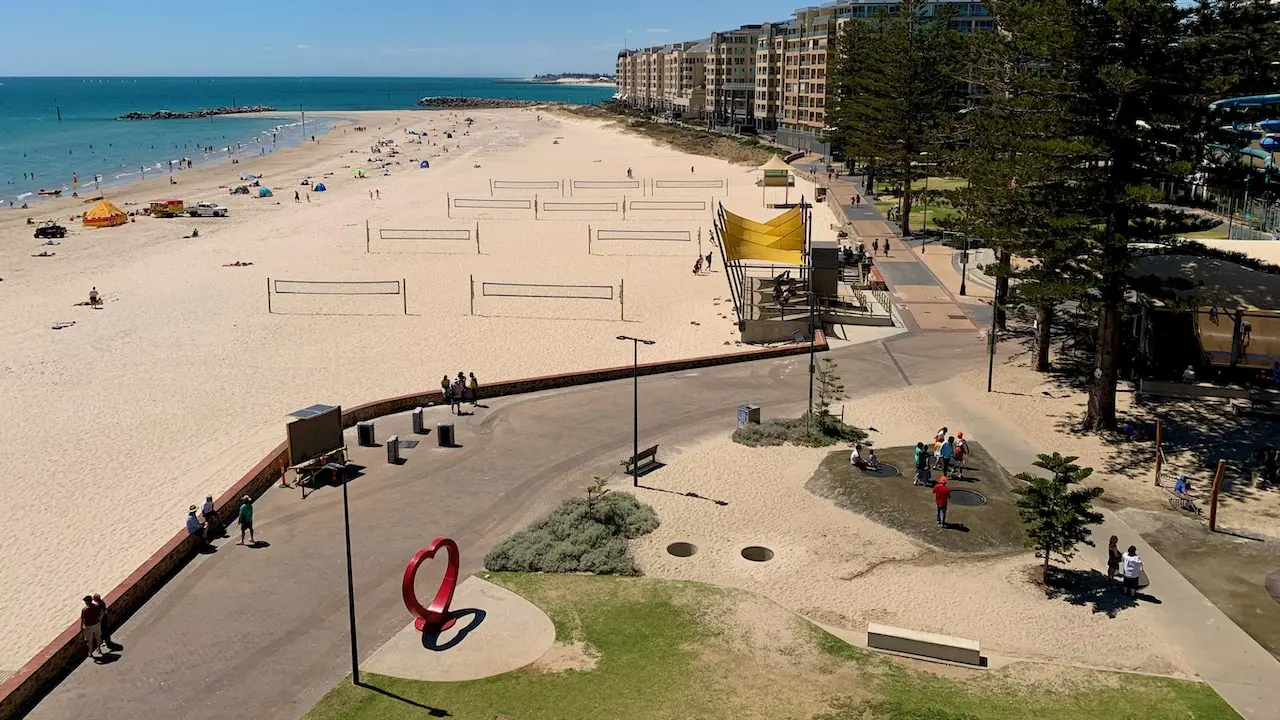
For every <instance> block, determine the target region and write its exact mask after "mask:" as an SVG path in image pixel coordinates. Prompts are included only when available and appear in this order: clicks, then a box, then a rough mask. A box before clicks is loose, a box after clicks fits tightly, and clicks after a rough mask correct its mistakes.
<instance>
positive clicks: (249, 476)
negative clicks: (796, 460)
mask: <svg viewBox="0 0 1280 720" xmlns="http://www.w3.org/2000/svg"><path fill="white" fill-rule="evenodd" d="M816 340H817V342H816V346H815V347H816V350H818V351H820V352H825V351H826V350H827V349H828V346H827V339H826V337H825V336H824V335H823V334H822V333H821V331H819V332H818V336H817V338H816ZM807 352H809V344H808V343H803V344H797V345H785V346H782V347H776V348H767V349H762V350H755V351H748V352H742V353H732V354H728V355H709V356H705V357H697V358H687V359H684V360H669V361H665V362H656V363H645V364H643V365H640V366H639V367H638V368H635V369H633V368H632V366H630V365H627V366H624V367H615V368H605V369H602V370H587V371H584V372H577V373H567V374H563V375H546V376H543V377H534V378H524V379H521V380H508V381H505V382H498V383H493V384H492V385H486V386H482V387H481V389H480V396H481V397H486V398H491V397H501V396H504V395H520V394H523V393H530V392H538V391H540V390H555V389H558V388H565V387H571V386H574V385H588V384H592V383H600V382H608V381H610V380H620V379H624V378H629V377H631V376H632V373H633V372H636V371H638V372H639V374H641V375H656V374H659V373H665V372H676V371H680V370H688V369H691V368H702V367H713V366H716V365H729V364H732V363H740V362H749V361H752V360H767V359H772V358H780V357H787V356H790V355H802V354H804V353H807ZM441 402H442V397H441V392H440V391H439V390H432V391H429V392H422V393H413V394H410V395H401V396H399V397H393V398H386V399H384V400H376V401H374V402H370V403H365V404H363V405H357V406H355V407H351V408H346V409H344V410H343V411H342V426H343V428H349V427H351V426H353V425H355V424H356V423H358V422H362V421H365V420H372V419H374V418H378V417H382V416H384V415H392V414H395V413H399V412H405V411H408V410H412V409H413V408H416V407H420V406H428V405H438V404H440V403H441ZM286 451H287V448H286V446H285V444H284V443H280V444H279V445H277V446H276V447H275V448H274V449H272V450H271V452H269V453H267V455H266V457H264V458H262V460H261V461H259V462H258V464H257V465H255V466H254V467H253V469H252V470H250V471H249V472H247V473H245V475H244V476H243V477H241V478H240V481H239V482H237V483H236V484H235V485H233V486H232V487H231V489H229V490H227V491H226V492H224V493H223V494H222V495H221V497H219V498H218V500H217V503H216V507H217V514H218V517H219V519H220V520H221V521H222V522H223V524H224V525H227V524H229V523H231V522H232V521H233V520H234V519H235V514H236V511H237V509H238V508H239V505H238V500H239V498H240V497H242V496H244V495H248V496H250V497H252V498H257V497H259V496H261V495H262V494H263V493H264V492H266V491H267V488H269V487H271V485H273V484H275V483H276V482H277V481H279V479H280V475H281V467H282V465H283V464H284V463H285V462H286V460H285V458H286V456H287V452H286ZM175 517H176V513H175ZM197 549H198V547H197V543H196V541H195V539H194V538H193V537H192V536H190V535H188V534H187V532H186V529H185V528H183V529H181V530H179V532H178V533H177V534H175V535H174V536H173V538H171V539H170V540H169V542H167V543H165V544H164V546H163V547H161V548H160V549H159V550H157V551H156V552H155V553H154V554H153V555H152V556H151V557H149V558H147V560H146V562H144V563H143V564H142V565H141V566H139V567H138V569H137V570H134V571H133V572H132V573H131V574H130V575H129V576H128V577H127V578H125V579H124V581H122V582H121V583H120V584H119V585H117V586H116V587H115V589H113V590H112V591H111V592H110V593H108V594H107V595H106V596H104V598H103V599H104V600H106V602H107V608H108V610H107V616H108V619H109V620H110V627H111V628H117V627H119V626H120V625H121V624H122V623H123V622H124V621H126V620H128V619H129V618H130V617H131V616H132V615H133V614H134V613H135V612H137V611H138V610H139V609H141V608H142V606H143V605H144V604H145V603H146V602H147V600H149V599H151V597H152V596H153V595H154V594H155V593H156V592H157V591H158V590H159V589H160V588H161V587H163V586H164V584H165V583H166V582H167V581H168V580H169V578H171V577H173V576H174V575H175V574H176V573H177V572H178V571H179V570H181V569H182V568H183V567H184V566H186V564H187V562H188V561H189V560H191V558H193V557H194V556H195V555H196V552H197ZM67 612H68V614H70V615H76V614H77V612H78V610H77V608H75V607H68V608H67ZM85 657H86V653H85V647H84V642H83V640H81V637H80V622H79V619H78V617H77V619H76V620H75V621H74V622H72V623H71V625H69V626H68V627H67V629H65V630H63V631H62V633H61V634H60V635H58V637H57V638H55V639H54V640H53V642H51V643H49V644H48V645H47V646H45V648H44V649H43V650H41V651H40V652H38V653H36V655H35V656H34V657H32V658H31V659H30V660H28V661H27V663H26V664H25V665H23V666H22V668H21V669H19V670H18V671H17V672H16V673H14V675H13V676H12V677H10V678H9V679H7V680H5V681H4V682H3V683H2V684H0V718H9V717H15V716H17V715H19V714H20V713H22V712H24V711H26V710H29V709H30V708H32V707H34V706H35V704H36V703H38V702H39V701H40V700H41V698H43V697H44V696H45V695H46V694H47V693H48V692H49V691H50V690H51V689H52V688H53V687H55V686H56V685H57V683H58V682H59V681H61V680H62V679H63V678H65V677H66V676H67V675H68V674H70V673H71V671H72V670H74V669H75V668H76V666H78V665H79V664H80V663H81V662H82V661H83V660H84V659H85Z"/></svg>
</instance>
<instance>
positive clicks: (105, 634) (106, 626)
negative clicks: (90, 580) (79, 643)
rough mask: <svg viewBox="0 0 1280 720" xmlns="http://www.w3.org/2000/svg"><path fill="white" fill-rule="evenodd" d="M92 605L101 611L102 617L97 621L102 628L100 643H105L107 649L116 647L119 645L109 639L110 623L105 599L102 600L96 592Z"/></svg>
mask: <svg viewBox="0 0 1280 720" xmlns="http://www.w3.org/2000/svg"><path fill="white" fill-rule="evenodd" d="M93 606H94V607H96V608H98V610H99V611H100V612H101V613H102V619H101V620H99V621H98V625H99V627H101V628H102V631H101V632H102V644H103V645H106V646H107V649H108V650H115V649H117V648H118V647H119V646H117V645H116V644H115V642H114V641H112V639H111V623H110V622H108V619H107V601H106V600H103V599H102V596H101V595H99V594H98V593H94V594H93Z"/></svg>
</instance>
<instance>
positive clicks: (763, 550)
mask: <svg viewBox="0 0 1280 720" xmlns="http://www.w3.org/2000/svg"><path fill="white" fill-rule="evenodd" d="M742 557H744V558H746V559H748V560H750V561H751V562H769V561H770V560H772V559H773V551H772V550H770V549H769V548H767V547H761V546H759V545H752V546H751V547H744V548H742Z"/></svg>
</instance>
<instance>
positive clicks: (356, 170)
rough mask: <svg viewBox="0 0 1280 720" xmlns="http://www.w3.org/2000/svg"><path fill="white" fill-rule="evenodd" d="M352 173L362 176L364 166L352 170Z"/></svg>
mask: <svg viewBox="0 0 1280 720" xmlns="http://www.w3.org/2000/svg"><path fill="white" fill-rule="evenodd" d="M351 174H352V175H355V176H356V177H360V176H361V175H364V168H356V169H354V170H352V171H351Z"/></svg>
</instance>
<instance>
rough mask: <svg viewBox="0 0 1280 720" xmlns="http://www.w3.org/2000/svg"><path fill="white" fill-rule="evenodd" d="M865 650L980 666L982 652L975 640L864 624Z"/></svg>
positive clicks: (877, 624)
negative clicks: (866, 648)
mask: <svg viewBox="0 0 1280 720" xmlns="http://www.w3.org/2000/svg"><path fill="white" fill-rule="evenodd" d="M867 647H869V648H872V649H875V650H885V651H887V652H893V653H902V654H903V655H912V656H915V657H921V658H925V659H932V660H943V661H945V662H953V663H960V664H962V665H973V666H974V667H981V666H982V664H983V663H982V650H981V648H980V647H979V646H978V641H977V640H966V639H965V638H958V637H951V636H949V635H937V634H935V633H927V632H918V631H916V630H906V629H903V628H896V627H890V626H888V625H880V624H879V623H868V624H867Z"/></svg>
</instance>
